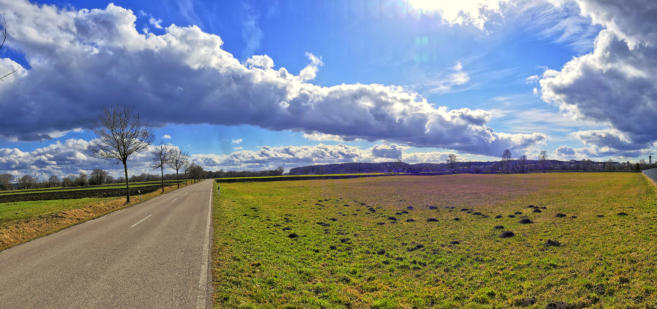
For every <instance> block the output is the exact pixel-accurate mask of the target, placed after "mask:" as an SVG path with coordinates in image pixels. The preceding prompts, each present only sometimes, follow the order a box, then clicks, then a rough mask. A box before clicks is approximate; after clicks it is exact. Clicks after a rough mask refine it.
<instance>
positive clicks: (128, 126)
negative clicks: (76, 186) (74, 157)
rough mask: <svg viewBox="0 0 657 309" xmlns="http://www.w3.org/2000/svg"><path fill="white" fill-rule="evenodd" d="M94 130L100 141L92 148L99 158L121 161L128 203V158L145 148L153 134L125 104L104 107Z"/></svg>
mask: <svg viewBox="0 0 657 309" xmlns="http://www.w3.org/2000/svg"><path fill="white" fill-rule="evenodd" d="M95 132H96V135H97V136H98V137H99V138H100V143H99V144H98V145H97V146H96V148H95V149H94V151H95V153H96V154H97V155H98V156H99V157H101V158H104V159H110V160H119V161H121V163H123V172H124V174H125V190H126V192H125V196H126V203H130V185H129V184H128V179H129V178H128V158H129V157H130V156H131V155H132V154H134V153H137V152H140V151H142V150H144V149H146V148H147V147H148V145H150V144H151V142H152V141H153V134H152V133H151V131H150V130H149V129H148V128H147V127H145V126H144V125H143V124H142V123H141V121H140V119H139V114H138V113H135V112H133V111H132V110H131V109H130V108H128V107H126V106H114V107H110V108H107V109H105V113H104V114H103V116H102V117H101V118H100V128H98V129H96V131H95Z"/></svg>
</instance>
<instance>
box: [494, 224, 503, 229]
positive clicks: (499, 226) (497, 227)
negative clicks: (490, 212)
mask: <svg viewBox="0 0 657 309" xmlns="http://www.w3.org/2000/svg"><path fill="white" fill-rule="evenodd" d="M493 228H494V229H496V230H502V229H504V226H502V225H496V226H495V227H493Z"/></svg>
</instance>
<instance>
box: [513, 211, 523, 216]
mask: <svg viewBox="0 0 657 309" xmlns="http://www.w3.org/2000/svg"><path fill="white" fill-rule="evenodd" d="M514 213H515V214H516V215H522V211H516V212H514Z"/></svg>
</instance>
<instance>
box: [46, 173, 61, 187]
mask: <svg viewBox="0 0 657 309" xmlns="http://www.w3.org/2000/svg"><path fill="white" fill-rule="evenodd" d="M59 184H60V182H59V177H57V176H55V175H52V176H50V178H48V186H49V187H58V186H59Z"/></svg>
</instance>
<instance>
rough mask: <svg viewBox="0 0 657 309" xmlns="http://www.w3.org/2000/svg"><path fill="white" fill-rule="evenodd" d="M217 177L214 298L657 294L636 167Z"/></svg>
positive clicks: (648, 206)
mask: <svg viewBox="0 0 657 309" xmlns="http://www.w3.org/2000/svg"><path fill="white" fill-rule="evenodd" d="M221 188H222V191H221V196H220V197H216V196H215V200H214V202H215V207H214V213H213V214H214V215H213V217H214V218H213V220H214V228H215V229H214V233H215V234H214V265H213V268H214V279H213V283H214V287H215V293H214V301H215V306H216V307H218V308H322V307H323V308H414V307H416V308H427V307H439V308H443V307H447V308H460V307H476V308H479V307H525V306H538V307H546V306H548V305H549V304H552V305H553V306H555V308H560V307H562V306H563V308H570V307H567V306H573V308H575V307H589V306H599V307H622V306H626V305H629V304H631V305H633V306H636V307H651V306H655V305H656V304H657V291H656V289H655V286H654V282H657V260H655V258H654V257H655V256H656V255H657V247H655V246H654V239H655V237H657V207H656V206H657V198H656V193H657V190H656V188H655V187H654V186H652V185H651V184H650V183H649V182H648V181H647V180H646V179H645V178H644V177H643V176H642V175H640V174H636V173H581V174H530V175H450V176H436V177H413V176H400V177H377V178H360V179H345V180H313V181H296V182H272V183H233V184H221ZM215 189H216V184H215ZM530 205H531V206H534V207H529V206H530ZM523 219H528V220H529V222H527V221H526V220H523ZM523 222H525V223H523ZM505 231H508V232H512V233H513V234H512V236H511V237H508V238H503V237H501V236H502V234H503V232H505ZM506 235H507V236H509V235H510V234H506Z"/></svg>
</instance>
